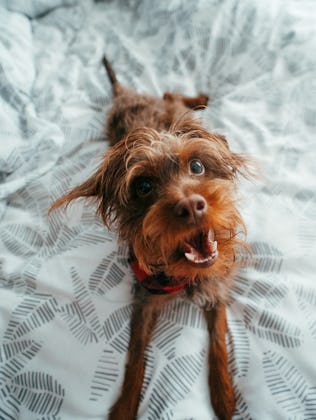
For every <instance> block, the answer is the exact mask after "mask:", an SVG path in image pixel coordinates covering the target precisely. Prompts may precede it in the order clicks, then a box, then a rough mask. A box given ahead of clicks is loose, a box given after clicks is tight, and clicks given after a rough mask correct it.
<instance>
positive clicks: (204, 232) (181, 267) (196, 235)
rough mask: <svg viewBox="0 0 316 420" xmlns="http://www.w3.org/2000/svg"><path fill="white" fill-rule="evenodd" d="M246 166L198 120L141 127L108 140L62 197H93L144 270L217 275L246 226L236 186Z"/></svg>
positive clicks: (228, 262)
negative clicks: (93, 169)
mask: <svg viewBox="0 0 316 420" xmlns="http://www.w3.org/2000/svg"><path fill="white" fill-rule="evenodd" d="M245 170H246V161H245V159H244V158H243V157H241V156H240V155H237V154H234V153H232V152H231V151H230V150H229V148H228V146H227V142H226V140H225V139H224V138H223V137H222V136H220V135H216V134H210V133H209V132H207V131H206V130H205V129H203V128H202V127H201V126H200V125H199V124H198V123H194V124H191V126H190V129H186V130H183V129H182V130H180V131H177V130H174V131H173V132H168V133H158V132H157V131H155V130H153V129H144V128H142V129H137V130H135V131H133V132H131V133H130V134H129V135H128V136H126V137H125V138H124V139H122V140H121V141H120V142H119V143H117V144H116V145H115V146H113V147H112V148H111V149H110V150H109V152H108V153H107V154H106V155H105V157H104V160H103V163H102V165H101V166H100V168H99V170H98V171H97V173H96V174H95V175H94V176H93V177H91V178H90V179H89V180H88V181H87V182H85V183H84V184H82V185H81V186H79V187H77V188H75V189H74V190H72V191H71V192H70V193H69V194H68V195H67V196H65V197H64V198H62V199H61V200H64V202H65V201H66V202H68V201H71V200H72V199H74V198H78V197H80V196H85V197H87V196H94V197H96V198H97V200H98V203H99V207H98V211H99V213H100V215H101V216H102V218H103V221H104V223H105V224H107V225H113V224H114V225H115V228H116V229H117V231H118V234H119V238H120V239H121V240H123V241H126V242H127V243H128V244H129V246H130V248H131V251H132V253H133V254H134V255H135V257H136V258H137V260H138V262H139V264H140V266H141V267H142V268H143V270H144V271H146V272H147V273H148V274H150V273H155V272H161V271H164V272H165V274H166V275H168V276H186V277H189V278H191V279H192V280H193V279H196V278H203V277H204V276H207V277H209V276H219V275H220V276H221V277H222V276H223V274H225V273H226V274H228V273H229V271H230V268H231V267H232V265H233V262H234V253H235V248H236V244H237V242H239V241H238V239H237V237H236V235H237V233H238V231H239V230H243V228H244V226H243V222H242V220H241V217H240V215H239V213H238V211H237V209H236V203H235V189H236V176H237V174H238V173H242V172H244V171H245ZM60 204H61V203H58V202H57V205H60Z"/></svg>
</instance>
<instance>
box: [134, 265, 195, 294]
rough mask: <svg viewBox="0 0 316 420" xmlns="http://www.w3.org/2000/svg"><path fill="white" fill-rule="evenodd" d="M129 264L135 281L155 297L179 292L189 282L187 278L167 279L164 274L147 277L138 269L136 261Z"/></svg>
mask: <svg viewBox="0 0 316 420" xmlns="http://www.w3.org/2000/svg"><path fill="white" fill-rule="evenodd" d="M129 263H130V265H131V267H132V270H133V272H134V274H135V276H136V279H137V281H138V282H139V283H140V284H141V285H142V286H143V287H145V289H147V290H148V291H149V292H150V293H152V294H155V295H163V294H167V293H177V292H180V291H181V290H183V289H184V288H185V286H186V285H187V284H188V282H189V279H188V278H187V277H176V278H175V277H168V276H166V275H165V274H164V273H158V274H156V275H148V274H147V273H145V271H144V270H143V269H142V268H140V266H139V263H138V261H137V260H130V261H129Z"/></svg>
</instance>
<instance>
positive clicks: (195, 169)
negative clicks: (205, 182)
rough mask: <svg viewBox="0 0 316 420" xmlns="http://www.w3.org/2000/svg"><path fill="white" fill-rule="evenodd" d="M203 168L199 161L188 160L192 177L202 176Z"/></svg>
mask: <svg viewBox="0 0 316 420" xmlns="http://www.w3.org/2000/svg"><path fill="white" fill-rule="evenodd" d="M204 172H205V168H204V166H203V163H202V162H201V161H200V160H199V159H192V160H190V173H191V174H192V175H203V174H204Z"/></svg>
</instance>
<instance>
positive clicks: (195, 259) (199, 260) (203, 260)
mask: <svg viewBox="0 0 316 420" xmlns="http://www.w3.org/2000/svg"><path fill="white" fill-rule="evenodd" d="M184 255H185V257H186V259H187V260H189V261H191V262H193V263H195V264H202V263H206V262H208V261H210V260H211V259H212V258H213V256H212V255H211V256H210V257H207V258H198V257H197V256H196V255H194V254H193V253H191V252H190V253H189V252H186V253H185V254H184Z"/></svg>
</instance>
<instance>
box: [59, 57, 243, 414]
mask: <svg viewBox="0 0 316 420" xmlns="http://www.w3.org/2000/svg"><path fill="white" fill-rule="evenodd" d="M104 65H105V68H106V70H107V72H108V75H109V78H110V81H111V83H112V85H113V93H114V101H113V107H112V109H111V110H110V112H109V115H108V119H107V124H106V133H107V136H108V139H109V141H110V143H111V146H112V147H111V148H110V150H109V151H108V152H107V153H106V154H105V156H104V159H103V162H102V164H101V166H100V167H99V169H98V170H97V172H96V173H95V174H94V175H93V176H91V177H90V178H89V179H88V180H87V181H86V182H84V183H83V184H82V185H80V186H78V187H76V188H74V189H73V190H71V191H70V192H68V193H67V194H66V195H64V196H63V197H61V198H60V199H58V200H57V201H56V202H55V203H54V204H53V207H52V208H53V209H55V208H57V207H59V206H61V205H63V204H68V203H69V202H70V201H72V200H74V199H76V198H79V197H93V198H95V200H96V201H97V203H98V213H99V214H100V216H101V217H102V219H103V221H104V223H105V225H107V226H113V225H114V226H115V229H117V231H118V235H119V239H120V240H122V241H125V242H126V243H127V244H128V245H129V248H130V256H131V266H132V268H133V270H134V273H135V277H136V279H137V281H136V286H135V300H134V306H133V308H134V309H133V313H132V319H131V338H130V343H129V350H128V360H127V365H126V370H125V378H124V383H123V387H122V391H121V395H120V397H119V398H118V400H117V402H116V403H115V404H114V406H113V407H112V408H111V410H110V413H109V419H111V420H114V419H115V420H128V419H135V418H136V415H137V409H138V405H139V402H140V394H141V388H142V382H143V377H144V369H145V362H144V351H145V348H146V345H147V344H148V342H149V340H150V337H151V333H152V331H153V329H154V326H155V323H156V321H157V318H158V317H159V313H160V311H161V310H162V309H163V307H164V305H165V304H166V303H167V302H169V301H170V300H171V299H176V298H178V297H182V298H185V299H190V300H192V301H193V302H196V303H197V304H198V305H199V306H201V307H202V308H203V310H204V314H205V319H206V322H207V327H208V332H209V337H210V346H209V353H208V364H209V375H208V380H209V388H210V397H211V402H212V405H213V408H214V411H215V413H216V415H217V416H218V418H219V419H221V420H223V419H225V420H226V419H230V418H231V417H232V415H233V412H234V409H235V396H234V389H233V385H232V380H231V377H230V375H229V371H228V360H227V350H226V344H225V335H226V331H227V325H226V310H225V302H226V301H227V292H228V290H229V288H230V287H231V283H232V279H233V274H234V271H235V267H236V262H235V253H236V247H237V246H240V245H243V242H242V241H241V240H240V239H238V238H237V236H238V234H239V233H240V232H242V231H244V230H245V229H244V224H243V221H242V219H241V216H240V214H239V212H238V210H237V209H236V202H235V190H236V181H237V176H238V175H239V174H243V175H246V174H247V172H248V169H247V159H246V158H244V157H243V156H241V155H238V154H236V153H233V152H231V151H230V149H229V147H228V144H227V141H226V140H225V138H224V137H223V136H221V135H219V134H215V133H211V132H209V131H207V130H206V129H205V128H203V127H202V125H201V123H200V122H199V121H198V120H197V119H196V118H195V117H194V115H193V112H192V109H193V110H195V109H197V108H201V107H204V106H205V105H206V104H207V97H206V96H204V95H199V96H197V97H193V98H192V97H186V96H182V95H176V94H170V93H166V94H165V95H164V97H163V98H155V97H151V96H147V95H140V94H137V93H136V92H134V91H132V90H129V89H126V88H125V87H122V86H121V85H120V84H119V82H118V81H117V79H116V76H115V74H114V72H113V70H112V68H111V66H110V64H109V63H108V61H107V60H106V59H105V58H104Z"/></svg>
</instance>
